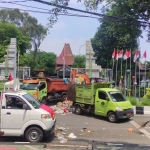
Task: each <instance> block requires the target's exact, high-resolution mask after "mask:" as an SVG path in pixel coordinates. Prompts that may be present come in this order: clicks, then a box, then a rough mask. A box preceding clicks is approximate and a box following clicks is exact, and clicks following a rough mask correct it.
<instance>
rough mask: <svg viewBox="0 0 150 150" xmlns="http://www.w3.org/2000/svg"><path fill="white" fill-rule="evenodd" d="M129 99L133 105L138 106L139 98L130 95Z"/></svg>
mask: <svg viewBox="0 0 150 150" xmlns="http://www.w3.org/2000/svg"><path fill="white" fill-rule="evenodd" d="M127 100H129V101H130V103H131V105H133V106H136V104H137V100H136V99H135V98H134V97H128V98H127Z"/></svg>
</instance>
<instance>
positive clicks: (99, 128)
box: [0, 114, 150, 150]
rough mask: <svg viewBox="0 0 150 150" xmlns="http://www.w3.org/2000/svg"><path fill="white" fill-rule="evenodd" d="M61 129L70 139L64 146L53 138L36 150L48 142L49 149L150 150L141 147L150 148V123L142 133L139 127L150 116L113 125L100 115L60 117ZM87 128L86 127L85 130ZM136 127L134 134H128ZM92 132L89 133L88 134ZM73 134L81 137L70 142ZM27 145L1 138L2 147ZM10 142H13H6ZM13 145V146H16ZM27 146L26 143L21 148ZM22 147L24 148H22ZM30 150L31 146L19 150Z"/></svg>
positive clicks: (39, 148) (134, 118)
mask: <svg viewBox="0 0 150 150" xmlns="http://www.w3.org/2000/svg"><path fill="white" fill-rule="evenodd" d="M56 117H57V123H56V124H57V126H58V127H64V128H66V129H65V130H64V131H59V133H61V134H62V133H63V135H64V136H65V138H66V139H67V140H68V141H67V143H64V144H63V143H60V141H59V140H58V139H57V138H52V137H51V138H49V139H46V140H44V141H43V143H41V144H40V145H36V146H35V145H34V146H33V147H34V148H35V149H34V150H42V149H43V145H44V143H47V149H60V146H61V149H85V148H88V149H92V148H93V149H95V150H96V149H100V148H104V147H105V148H107V147H109V149H111V148H112V147H117V148H116V149H123V148H124V147H128V148H129V149H130V148H131V149H134V148H135V149H150V147H144V148H143V147H139V146H145V145H150V144H149V143H150V123H149V124H147V125H146V127H145V128H144V129H142V128H141V129H140V130H138V129H137V127H138V124H140V123H143V122H145V121H148V120H150V116H145V115H144V116H134V117H133V118H132V119H130V120H129V121H127V120H120V121H119V122H118V123H110V122H108V121H107V119H105V118H103V117H99V116H94V115H89V114H84V115H80V116H78V115H76V114H67V115H60V114H58V115H56ZM83 128H85V129H84V130H86V129H87V130H86V131H83ZM129 128H132V129H133V131H134V132H128V129H129ZM88 130H89V132H88ZM70 133H73V134H74V135H75V136H76V137H77V138H75V139H70V138H68V137H67V136H68V135H69V134H70ZM16 141H19V142H24V140H23V139H21V138H2V137H1V138H0V144H1V145H8V144H13V143H14V142H16ZM6 142H10V143H6ZM12 142H13V143H12ZM23 145H25V144H24V143H23V144H22V145H21V146H23ZM21 146H20V147H21ZM18 149H22V150H23V149H26V150H30V149H32V145H31V147H27V146H26V147H25V148H19V146H18Z"/></svg>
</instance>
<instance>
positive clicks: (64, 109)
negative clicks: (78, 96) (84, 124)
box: [52, 100, 74, 115]
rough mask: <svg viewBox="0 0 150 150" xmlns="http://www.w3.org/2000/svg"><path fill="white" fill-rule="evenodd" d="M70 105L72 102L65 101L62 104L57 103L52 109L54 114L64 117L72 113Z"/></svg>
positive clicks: (72, 109)
mask: <svg viewBox="0 0 150 150" xmlns="http://www.w3.org/2000/svg"><path fill="white" fill-rule="evenodd" d="M72 105H73V102H72V101H70V100H65V101H64V102H58V103H57V104H56V105H55V106H52V108H53V110H54V112H55V113H56V114H62V115H65V114H69V113H73V112H74V108H72Z"/></svg>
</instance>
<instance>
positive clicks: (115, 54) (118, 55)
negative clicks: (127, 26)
mask: <svg viewBox="0 0 150 150" xmlns="http://www.w3.org/2000/svg"><path fill="white" fill-rule="evenodd" d="M130 57H131V50H126V51H125V53H124V55H123V50H121V51H118V50H116V49H114V51H113V53H112V58H113V59H116V60H118V59H119V58H124V60H126V59H128V58H130ZM146 57H147V53H146V51H145V52H144V53H143V56H142V57H141V58H146ZM138 58H140V51H139V50H137V51H136V52H135V54H134V58H133V62H136V60H137V59H138Z"/></svg>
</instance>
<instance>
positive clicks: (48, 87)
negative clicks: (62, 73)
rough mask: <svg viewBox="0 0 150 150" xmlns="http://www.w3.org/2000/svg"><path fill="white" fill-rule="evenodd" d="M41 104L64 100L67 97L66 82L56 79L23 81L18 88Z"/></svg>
mask: <svg viewBox="0 0 150 150" xmlns="http://www.w3.org/2000/svg"><path fill="white" fill-rule="evenodd" d="M20 88H21V89H22V90H24V91H26V92H28V93H29V94H30V95H32V96H33V97H34V98H36V99H37V100H39V101H40V102H41V103H46V102H47V101H54V100H64V99H65V98H66V95H67V89H68V81H67V80H66V79H58V78H39V79H24V80H23V84H22V85H21V87H20Z"/></svg>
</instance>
